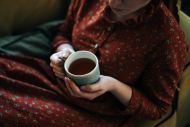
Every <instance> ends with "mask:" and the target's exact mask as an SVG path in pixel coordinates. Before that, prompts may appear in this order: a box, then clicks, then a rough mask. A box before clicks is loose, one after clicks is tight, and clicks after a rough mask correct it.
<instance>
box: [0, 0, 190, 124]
mask: <svg viewBox="0 0 190 127" xmlns="http://www.w3.org/2000/svg"><path fill="white" fill-rule="evenodd" d="M69 1H70V0H14V1H12V0H0V45H1V43H2V42H1V39H2V38H4V37H10V36H13V35H14V36H15V34H18V33H22V32H26V31H29V30H31V29H33V28H35V27H36V26H38V25H40V24H43V23H46V22H50V21H56V20H60V19H64V17H65V14H66V10H67V8H68V4H69ZM183 17H184V15H183V14H182V13H181V15H180V23H181V25H182V28H183V29H184V31H185V33H186V36H187V39H189V43H190V38H189V37H190V35H189V30H188V29H187V27H186V24H190V20H189V21H188V18H187V19H185V18H183ZM25 43H27V41H26V42H25ZM36 43H37V42H36ZM9 45H10V44H9ZM26 45H27V44H26ZM47 48H48V47H47ZM189 97H190V65H189V66H187V67H186V69H185V70H184V73H183V76H182V79H181V82H180V92H179V94H178V96H177V101H176V102H175V104H177V105H178V106H177V109H175V110H172V108H171V110H170V111H168V114H166V115H165V116H164V117H163V118H162V119H160V120H157V121H142V122H140V123H139V125H138V126H139V127H154V126H159V127H184V126H185V125H186V124H187V123H190V110H189V107H190V103H189V102H190V101H189V99H188V98H189Z"/></svg>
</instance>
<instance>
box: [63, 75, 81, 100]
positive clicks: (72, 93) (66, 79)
mask: <svg viewBox="0 0 190 127" xmlns="http://www.w3.org/2000/svg"><path fill="white" fill-rule="evenodd" d="M64 80H65V84H66V87H67V89H68V90H69V92H70V94H71V95H72V96H75V97H80V96H79V95H76V94H75V93H74V92H73V90H72V89H71V87H70V81H68V78H67V77H65V78H64Z"/></svg>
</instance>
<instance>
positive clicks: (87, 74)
mask: <svg viewBox="0 0 190 127" xmlns="http://www.w3.org/2000/svg"><path fill="white" fill-rule="evenodd" d="M81 52H84V53H89V54H91V55H92V56H93V57H94V58H95V64H96V66H95V67H94V69H92V70H91V71H90V72H88V73H86V74H83V75H75V74H73V73H70V72H69V70H68V68H69V67H68V68H66V62H67V61H68V60H69V59H71V57H72V56H73V55H75V54H76V53H81ZM76 60H78V59H75V60H74V61H76ZM98 64H99V62H98V58H97V56H96V55H95V54H93V53H92V52H90V51H86V50H80V51H76V52H73V53H72V54H71V55H69V57H68V58H67V59H66V60H65V63H64V69H65V72H66V73H68V74H69V75H71V76H73V77H77V78H80V77H86V76H90V75H91V74H92V73H93V72H94V71H96V69H97V68H98V66H99V65H98Z"/></svg>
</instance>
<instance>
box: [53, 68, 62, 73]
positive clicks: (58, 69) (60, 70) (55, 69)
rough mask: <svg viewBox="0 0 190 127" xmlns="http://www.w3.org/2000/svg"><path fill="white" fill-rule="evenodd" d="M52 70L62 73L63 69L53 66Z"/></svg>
mask: <svg viewBox="0 0 190 127" xmlns="http://www.w3.org/2000/svg"><path fill="white" fill-rule="evenodd" d="M53 71H54V72H55V73H56V72H57V73H62V74H64V71H63V70H62V69H60V68H53Z"/></svg>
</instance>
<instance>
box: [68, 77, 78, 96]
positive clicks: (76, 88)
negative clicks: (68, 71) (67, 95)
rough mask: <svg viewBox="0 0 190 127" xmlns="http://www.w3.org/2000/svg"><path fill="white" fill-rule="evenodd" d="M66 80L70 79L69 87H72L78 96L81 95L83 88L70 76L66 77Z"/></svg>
mask: <svg viewBox="0 0 190 127" xmlns="http://www.w3.org/2000/svg"><path fill="white" fill-rule="evenodd" d="M66 80H67V81H68V84H69V87H70V88H71V90H72V91H73V93H74V94H75V95H77V96H81V90H80V89H79V87H78V86H77V85H76V84H75V83H74V82H73V81H72V80H70V79H69V78H66Z"/></svg>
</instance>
